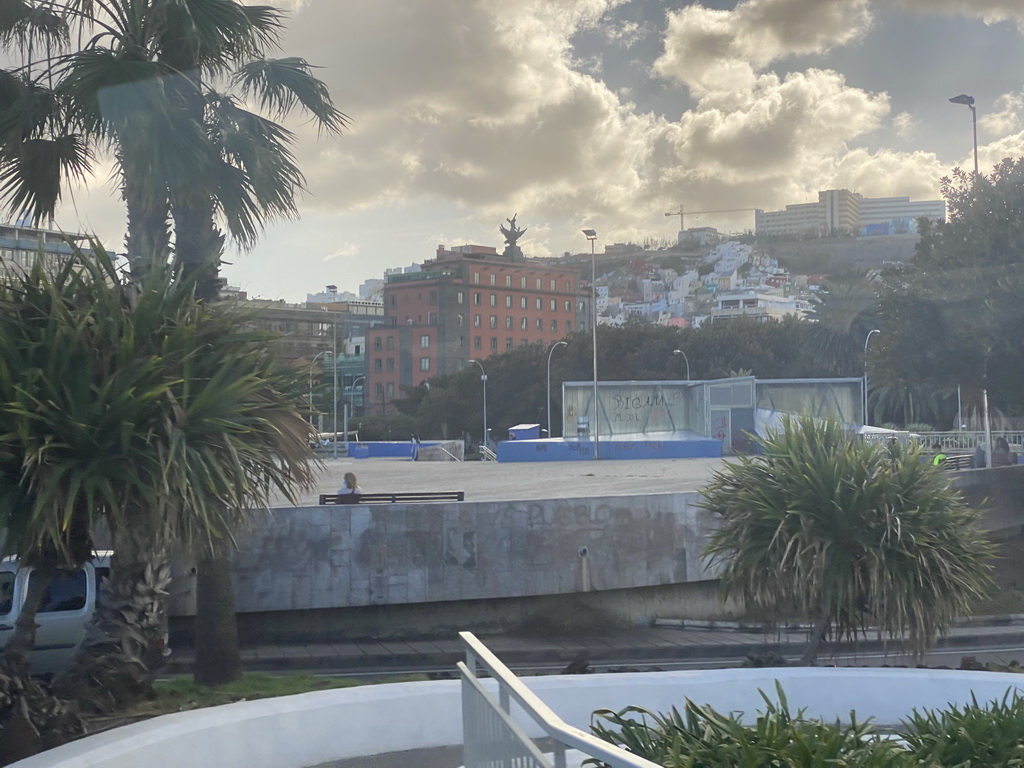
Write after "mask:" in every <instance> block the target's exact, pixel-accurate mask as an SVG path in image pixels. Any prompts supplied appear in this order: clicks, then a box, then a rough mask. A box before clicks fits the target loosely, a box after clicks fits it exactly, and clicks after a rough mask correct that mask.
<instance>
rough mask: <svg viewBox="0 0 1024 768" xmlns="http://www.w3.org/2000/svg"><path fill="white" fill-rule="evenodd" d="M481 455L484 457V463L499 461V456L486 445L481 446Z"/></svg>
mask: <svg viewBox="0 0 1024 768" xmlns="http://www.w3.org/2000/svg"><path fill="white" fill-rule="evenodd" d="M480 455H481V456H483V457H484V461H497V460H498V454H496V453H495V452H494V451H492V450H491V449H490V448H488V447H487V446H486V445H481V446H480Z"/></svg>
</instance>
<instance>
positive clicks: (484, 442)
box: [469, 360, 487, 455]
mask: <svg viewBox="0 0 1024 768" xmlns="http://www.w3.org/2000/svg"><path fill="white" fill-rule="evenodd" d="M469 362H471V363H475V364H476V365H478V366H480V381H481V382H482V383H483V385H484V434H483V437H482V438H481V439H480V445H481V446H483V447H487V371H485V370H484V366H483V363H481V362H480V361H479V360H470V361H469ZM480 453H481V455H483V451H482V450H481V451H480Z"/></svg>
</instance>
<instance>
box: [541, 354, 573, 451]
mask: <svg viewBox="0 0 1024 768" xmlns="http://www.w3.org/2000/svg"><path fill="white" fill-rule="evenodd" d="M567 346H569V342H567V341H556V342H555V343H554V344H552V345H551V349H549V350H548V388H547V393H548V399H547V400H546V401H545V402H546V403H547V409H548V437H552V434H551V353H552V352H554V351H555V349H556V348H557V347H567ZM562 436H563V437H564V436H565V426H564V425H563V426H562Z"/></svg>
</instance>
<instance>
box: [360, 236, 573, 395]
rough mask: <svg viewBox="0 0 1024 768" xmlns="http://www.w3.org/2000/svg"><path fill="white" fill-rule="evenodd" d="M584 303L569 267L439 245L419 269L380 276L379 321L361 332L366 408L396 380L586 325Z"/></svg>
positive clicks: (399, 383)
mask: <svg viewBox="0 0 1024 768" xmlns="http://www.w3.org/2000/svg"><path fill="white" fill-rule="evenodd" d="M588 307H589V303H588V302H587V301H586V300H585V299H584V297H583V294H582V291H581V285H580V275H579V271H578V270H577V269H575V268H573V267H567V266H563V265H555V264H546V263H544V262H543V261H539V260H527V259H523V258H517V257H516V256H508V255H505V254H499V253H497V252H496V250H495V249H494V248H489V247H486V246H480V245H464V246H460V247H457V248H452V249H451V250H447V249H445V247H444V246H443V245H439V246H438V247H437V256H436V258H434V259H433V260H432V261H428V262H425V263H424V264H423V268H422V271H420V272H410V273H405V274H393V275H388V277H387V282H386V283H385V285H384V323H383V325H382V326H376V327H374V328H372V329H370V330H369V331H368V333H367V339H366V346H367V352H366V354H367V373H366V380H367V383H368V394H367V411H368V412H370V413H374V412H383V411H384V409H385V408H386V407H387V404H389V403H390V402H391V401H392V400H394V399H396V398H399V397H401V396H402V391H401V388H402V387H404V386H417V385H419V384H421V383H422V382H424V381H426V380H427V379H430V378H432V377H434V376H438V375H440V374H445V373H454V372H455V371H460V370H462V369H463V368H465V367H466V365H467V363H468V361H469V360H471V359H475V360H484V359H486V358H487V357H489V356H490V355H493V354H496V353H500V352H505V351H507V350H510V349H512V348H513V347H515V346H519V345H523V344H537V343H540V344H545V345H546V344H551V343H553V342H555V341H558V340H559V339H561V338H563V337H565V336H566V335H568V334H570V333H573V332H574V331H579V330H584V329H586V328H589V327H590V326H589V324H588V322H587V317H588V313H587V308H588ZM378 407H379V408H380V410H379V411H378V410H377V408H378Z"/></svg>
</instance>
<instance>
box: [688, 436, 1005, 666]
mask: <svg viewBox="0 0 1024 768" xmlns="http://www.w3.org/2000/svg"><path fill="white" fill-rule="evenodd" d="M756 443H757V445H758V446H759V448H760V451H761V455H757V456H749V457H747V456H740V457H737V460H736V461H735V462H731V463H730V464H729V465H727V466H726V467H725V468H724V469H722V470H720V471H719V472H717V473H716V474H715V476H714V478H713V480H712V482H711V484H710V485H709V486H708V487H707V489H705V490H704V491H703V492H702V493H703V496H704V499H703V505H704V506H705V508H706V509H709V510H710V511H712V512H713V513H715V514H716V515H717V516H719V518H720V527H719V529H718V530H717V531H716V532H715V533H714V534H713V535H712V537H711V541H710V543H709V545H708V548H707V551H706V553H705V556H706V557H707V558H708V559H709V561H710V562H711V563H713V564H719V565H721V566H722V576H721V578H722V584H723V589H724V591H725V593H726V594H727V595H728V594H735V595H738V596H739V597H741V598H742V599H743V600H744V601H745V602H746V604H747V605H748V606H749V607H752V608H759V609H763V610H767V611H770V612H776V611H779V610H786V609H796V610H799V611H801V612H802V613H803V614H804V615H806V616H809V617H811V618H812V619H813V620H814V622H815V625H814V630H813V635H812V638H811V644H810V646H809V648H808V651H807V653H806V654H805V656H804V659H803V661H804V663H807V664H813V663H814V661H815V659H816V657H817V652H818V647H819V643H820V641H821V639H822V636H823V634H824V633H825V632H826V631H828V630H829V629H830V628H831V630H832V631H834V632H835V635H836V636H837V637H844V636H845V637H855V636H856V635H858V634H859V633H862V632H864V631H865V630H866V628H867V627H868V625H869V624H870V625H873V626H876V627H878V629H879V631H880V632H882V633H883V634H885V635H887V636H889V637H893V638H898V637H903V636H904V635H905V636H906V638H907V640H908V643H909V646H910V648H911V649H912V650H913V651H914V652H915V653H917V654H919V653H922V652H924V650H926V649H927V648H928V647H929V646H930V645H931V644H932V643H933V642H934V639H935V636H936V634H937V633H939V632H942V631H943V630H944V628H945V627H946V626H948V625H949V623H950V622H951V621H952V620H953V619H954V618H955V617H956V616H958V615H961V614H963V613H965V612H967V610H968V609H969V606H970V601H971V599H972V598H975V597H977V596H979V595H981V594H982V593H983V592H984V591H985V589H986V587H987V586H988V584H989V576H988V572H989V566H988V560H989V557H990V556H991V553H992V549H991V546H990V545H989V544H988V543H987V542H986V541H984V540H983V539H982V538H981V536H980V535H979V534H978V532H977V529H976V528H975V527H973V523H974V521H975V520H976V513H975V512H973V511H971V510H968V509H967V508H965V506H964V504H963V501H962V499H961V497H960V496H959V494H958V493H957V492H955V491H953V490H952V489H951V488H950V486H949V482H948V481H947V480H946V479H945V477H944V476H943V475H942V473H941V472H940V471H938V470H937V469H935V468H934V467H932V466H931V465H929V464H927V463H925V462H922V461H920V456H919V455H918V452H917V451H907V452H903V451H900V450H897V451H896V452H895V453H889V452H888V451H887V450H886V449H885V448H884V447H881V446H877V445H870V444H866V443H863V442H860V441H857V440H854V439H851V437H850V436H848V435H847V434H846V433H844V432H843V430H842V429H841V427H840V426H839V425H838V424H836V423H834V422H820V421H815V420H812V419H810V418H801V419H792V418H786V419H785V420H784V422H783V426H782V429H781V430H780V431H778V432H775V433H772V434H769V435H768V437H765V438H757V439H756Z"/></svg>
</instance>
